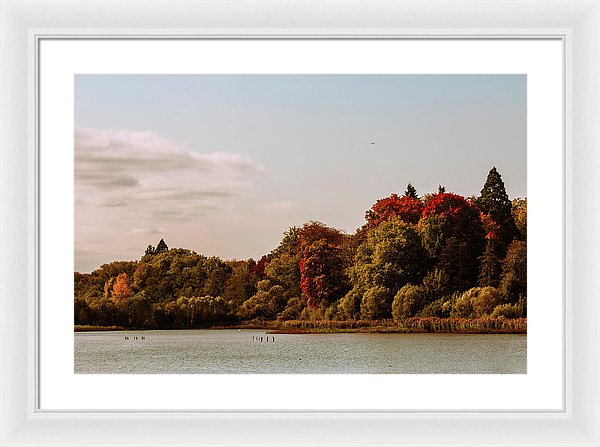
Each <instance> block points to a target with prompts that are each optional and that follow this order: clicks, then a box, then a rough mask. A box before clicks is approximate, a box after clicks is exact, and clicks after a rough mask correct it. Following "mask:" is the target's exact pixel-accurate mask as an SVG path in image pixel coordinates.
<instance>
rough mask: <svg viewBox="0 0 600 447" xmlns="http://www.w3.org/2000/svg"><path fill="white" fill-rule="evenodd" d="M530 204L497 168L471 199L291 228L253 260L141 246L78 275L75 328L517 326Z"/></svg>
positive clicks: (404, 204) (435, 198) (397, 201)
mask: <svg viewBox="0 0 600 447" xmlns="http://www.w3.org/2000/svg"><path fill="white" fill-rule="evenodd" d="M526 312H527V199H519V198H517V199H513V200H512V201H511V200H510V199H509V197H508V195H507V193H506V190H505V186H504V183H503V181H502V178H501V176H500V174H499V173H498V171H497V170H496V168H492V169H491V171H490V172H489V174H488V176H487V179H486V181H485V184H484V185H483V188H482V189H481V193H480V195H479V196H477V197H468V198H466V197H463V196H460V195H458V194H454V193H450V192H446V190H445V188H444V187H442V186H440V187H439V188H438V191H437V192H435V193H430V194H425V195H423V196H422V197H419V195H418V193H417V191H416V190H415V188H414V187H413V186H412V185H411V184H410V183H409V184H408V186H407V188H406V191H405V192H404V194H403V195H398V194H392V195H391V196H389V197H386V198H382V199H380V200H377V201H376V202H375V203H374V204H373V206H372V207H371V209H369V210H367V212H366V213H365V224H364V225H363V226H362V227H361V228H359V229H358V230H357V231H356V232H355V233H354V234H346V233H344V232H342V231H340V230H338V229H336V228H332V227H330V226H327V225H325V224H323V223H320V222H314V221H313V222H308V223H306V224H304V225H303V226H301V227H292V228H289V229H288V230H287V231H286V232H285V233H284V235H283V238H282V240H281V242H280V243H279V245H278V246H277V247H276V248H275V249H274V250H272V251H271V252H270V253H268V254H267V255H265V256H263V257H262V258H260V259H259V260H258V261H255V260H253V259H248V260H227V261H224V260H221V259H219V258H218V257H207V256H203V255H201V254H198V253H196V252H194V251H191V250H187V249H181V248H175V249H169V248H168V246H167V244H166V243H165V241H164V240H162V239H161V240H160V242H159V243H158V244H157V246H156V247H154V246H152V245H149V246H148V247H147V249H146V251H145V253H144V255H143V256H142V257H141V258H140V259H139V260H136V261H115V262H111V263H108V264H104V265H102V266H101V267H100V268H98V269H97V270H94V271H93V272H91V273H78V272H76V273H75V324H76V325H92V326H123V327H135V328H193V327H210V326H215V325H230V324H240V323H244V322H249V321H252V322H259V323H260V322H267V321H280V322H284V321H289V320H344V321H356V320H383V319H390V320H391V319H393V320H395V321H396V322H401V321H404V320H406V319H408V318H414V317H439V318H483V317H485V318H496V317H498V318H505V319H511V318H522V317H525V316H526Z"/></svg>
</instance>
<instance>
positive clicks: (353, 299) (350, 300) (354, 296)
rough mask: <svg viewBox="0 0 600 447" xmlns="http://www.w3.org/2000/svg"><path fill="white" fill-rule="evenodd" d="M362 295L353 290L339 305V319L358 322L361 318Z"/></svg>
mask: <svg viewBox="0 0 600 447" xmlns="http://www.w3.org/2000/svg"><path fill="white" fill-rule="evenodd" d="M361 301H362V293H361V292H360V291H359V290H358V289H352V290H350V292H348V293H347V294H346V295H344V296H343V298H342V299H340V301H339V303H338V318H339V319H341V320H356V319H358V318H360V303H361Z"/></svg>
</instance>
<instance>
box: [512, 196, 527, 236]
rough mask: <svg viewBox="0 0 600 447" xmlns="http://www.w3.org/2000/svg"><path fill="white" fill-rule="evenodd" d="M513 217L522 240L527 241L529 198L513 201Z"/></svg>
mask: <svg viewBox="0 0 600 447" xmlns="http://www.w3.org/2000/svg"><path fill="white" fill-rule="evenodd" d="M512 215H513V219H514V220H515V224H516V225H517V230H518V231H519V235H520V236H521V239H522V240H524V241H526V240H527V198H525V199H518V198H517V199H513V201H512Z"/></svg>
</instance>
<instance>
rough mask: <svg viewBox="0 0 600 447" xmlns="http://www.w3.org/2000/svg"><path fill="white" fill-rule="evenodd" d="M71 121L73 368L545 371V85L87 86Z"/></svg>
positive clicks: (236, 82) (142, 79)
mask: <svg viewBox="0 0 600 447" xmlns="http://www.w3.org/2000/svg"><path fill="white" fill-rule="evenodd" d="M73 124H74V128H73V132H74V220H75V221H74V229H75V231H74V297H73V298H74V302H73V312H74V334H73V335H74V365H73V371H74V373H75V374H527V372H528V371H527V75H526V74H520V73H515V74H505V73H502V74H426V73H424V74H377V73H375V74H75V76H74V123H73ZM534 202H535V201H534ZM559 202H560V201H559ZM557 206H560V203H557ZM532 219H533V218H532ZM532 244H533V239H532ZM532 246H533V245H532ZM532 296H533V295H532ZM69 331H70V329H69ZM69 334H70V333H69ZM69 336H70V335H69Z"/></svg>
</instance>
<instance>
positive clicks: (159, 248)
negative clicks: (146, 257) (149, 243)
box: [154, 239, 169, 254]
mask: <svg viewBox="0 0 600 447" xmlns="http://www.w3.org/2000/svg"><path fill="white" fill-rule="evenodd" d="M166 251H169V247H167V244H166V243H165V240H164V239H161V240H160V242H159V243H158V245H157V246H156V248H155V249H154V253H155V254H159V253H164V252H166Z"/></svg>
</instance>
